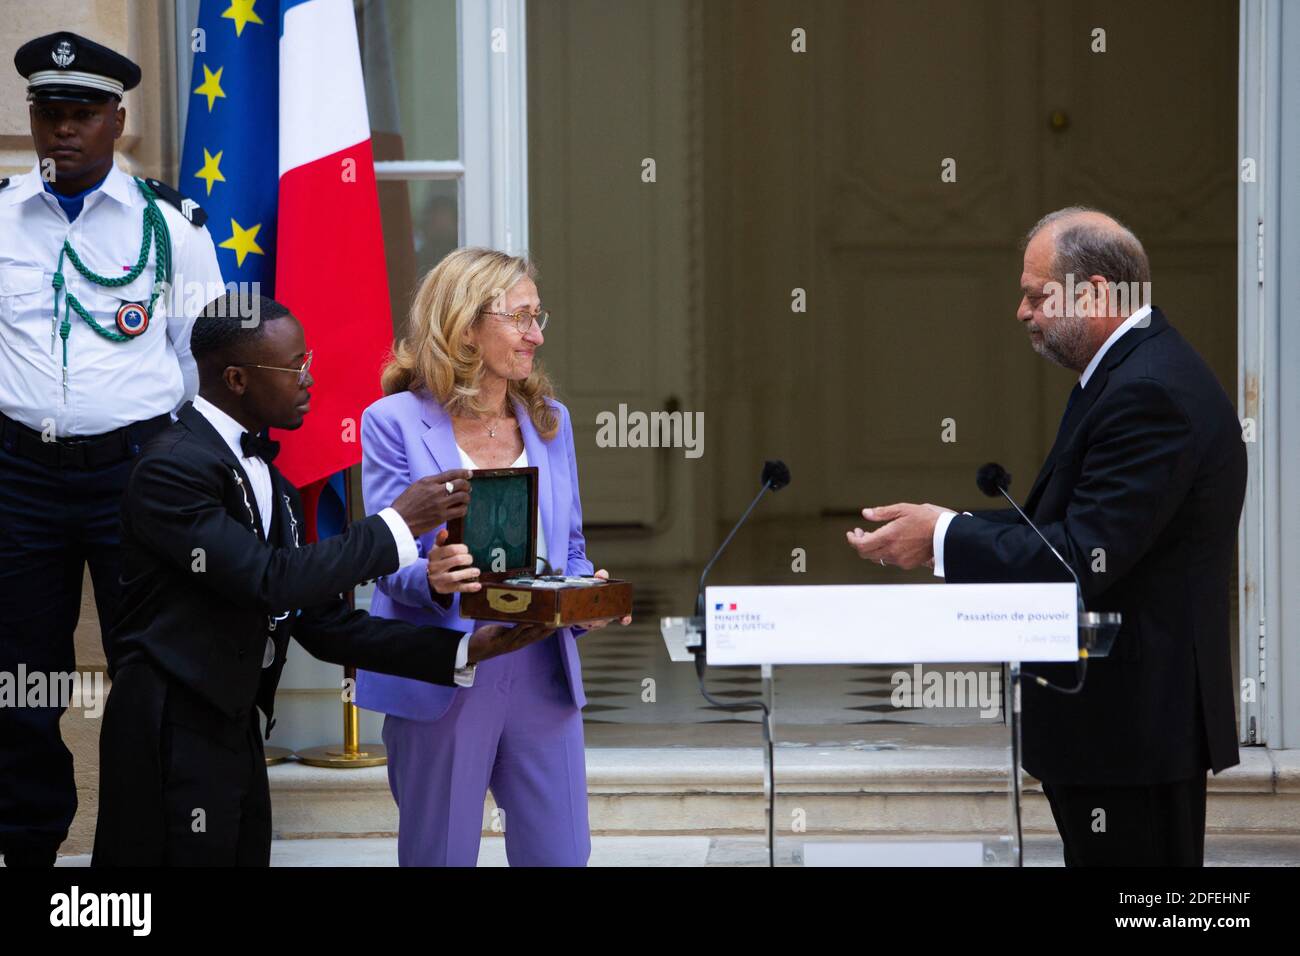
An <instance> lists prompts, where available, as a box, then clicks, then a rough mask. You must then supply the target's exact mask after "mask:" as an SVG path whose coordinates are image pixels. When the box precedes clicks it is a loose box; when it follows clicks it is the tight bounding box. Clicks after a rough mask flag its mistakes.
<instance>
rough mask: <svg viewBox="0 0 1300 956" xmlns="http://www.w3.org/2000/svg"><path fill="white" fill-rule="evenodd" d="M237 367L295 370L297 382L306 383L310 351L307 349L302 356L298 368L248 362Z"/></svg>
mask: <svg viewBox="0 0 1300 956" xmlns="http://www.w3.org/2000/svg"><path fill="white" fill-rule="evenodd" d="M239 368H268V369H270V370H271V371H272V372H297V373H298V384H299V385H306V384H307V370H308V369H310V368H311V351H310V350H308V352H307V354H306V355H304V356H303V357H302V367H300V368H281V367H280V366H278V365H253V364H251V363H248V362H244V363H241V364H240V365H239Z"/></svg>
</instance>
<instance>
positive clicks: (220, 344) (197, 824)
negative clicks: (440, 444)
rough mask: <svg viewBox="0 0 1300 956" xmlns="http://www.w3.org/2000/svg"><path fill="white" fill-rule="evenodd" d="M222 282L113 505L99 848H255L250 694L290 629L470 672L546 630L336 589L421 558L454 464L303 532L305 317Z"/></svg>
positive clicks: (267, 818)
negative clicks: (113, 604) (454, 621)
mask: <svg viewBox="0 0 1300 956" xmlns="http://www.w3.org/2000/svg"><path fill="white" fill-rule="evenodd" d="M256 305H257V309H256V310H255V314H254V316H253V317H251V318H250V317H247V316H246V315H244V314H242V313H243V312H246V311H247V309H246V304H245V308H244V309H243V310H241V308H240V302H239V300H238V298H237V297H236V296H234V295H230V296H227V297H224V298H222V299H218V300H215V301H214V302H212V303H210V304H209V305H208V307H207V308H206V309H205V310H204V313H203V315H202V316H200V317H199V319H198V320H197V321H196V323H195V326H194V332H193V336H192V346H191V347H192V350H193V354H194V358H195V360H196V361H197V363H198V368H199V395H198V397H196V399H195V401H194V403H193V404H189V403H187V404H185V405H184V406H182V408H181V410H180V413H179V419H178V421H176V422H175V423H173V424H172V425H171V426H170V427H168V428H167V429H165V430H164V431H163V432H161V433H160V434H159V435H158V436H157V437H156V438H154V439H153V440H152V441H151V442H150V443H149V445H148V446H147V447H146V449H145V450H144V452H143V454H142V455H141V456H140V459H139V461H138V463H137V465H136V467H135V468H134V470H133V471H132V473H131V477H130V479H129V482H128V484H127V491H126V497H125V500H124V502H123V506H122V550H123V570H122V602H121V607H120V612H119V615H118V619H117V623H116V626H115V627H114V630H113V634H112V641H111V646H112V647H113V660H111V661H110V662H109V669H110V674H111V676H112V678H113V689H112V693H111V694H110V695H109V700H108V705H107V709H106V712H105V715H104V726H103V730H102V733H101V736H100V802H99V823H98V829H97V832H96V834H95V852H94V863H95V865H97V866H121V865H186V864H188V865H196V864H197V865H217V866H232V865H253V866H266V865H268V864H269V862H270V854H271V801H270V793H269V789H268V786H267V777H266V767H265V762H264V757H263V751H262V738H261V734H260V725H259V721H258V717H257V712H258V711H259V710H260V711H261V712H262V713H263V714H265V715H266V722H267V723H266V733H267V735H268V736H269V735H270V733H271V728H272V726H274V724H275V719H274V703H275V690H276V685H277V684H278V682H279V678H280V672H281V670H282V669H283V667H284V662H285V655H286V653H287V651H288V645H289V638H290V637H291V636H292V637H294V638H296V639H297V641H298V642H299V643H300V644H302V645H303V646H304V647H305V648H306V649H307V650H308V651H309V652H310V653H311V654H313V655H314V656H316V657H319V658H321V659H322V660H326V661H330V662H331V663H336V664H344V663H347V664H355V665H357V666H360V667H364V668H367V669H369V670H377V671H382V672H384V673H389V674H397V675H400V676H403V677H411V678H416V679H420V680H426V681H429V682H431V683H435V684H446V685H454V684H462V685H463V684H468V683H471V682H472V679H473V667H474V665H475V664H476V663H477V662H478V661H481V660H484V659H486V658H489V657H493V656H496V655H497V654H502V653H505V652H507V651H511V650H515V649H517V648H519V647H523V646H525V645H526V644H529V643H531V642H532V641H534V640H538V639H540V638H542V637H544V636H546V634H547V633H549V632H548V631H547V630H546V629H543V628H540V627H517V628H506V627H502V626H499V625H492V626H486V627H481V628H479V629H478V630H477V631H475V632H474V633H473V634H466V635H462V634H460V633H456V632H452V631H448V630H445V629H442V628H435V627H421V626H416V625H412V624H408V623H405V622H402V621H394V620H383V619H380V618H372V617H370V616H369V615H367V614H365V613H364V612H362V611H356V610H352V609H351V608H350V607H349V605H348V603H347V601H346V600H345V598H344V597H343V592H345V591H349V590H351V589H352V588H353V587H354V586H356V585H357V584H358V583H360V582H362V581H365V580H368V579H371V578H377V577H379V576H380V575H384V574H390V573H392V572H394V571H396V570H397V569H398V568H399V567H400V566H403V565H405V564H409V563H413V562H414V561H415V560H418V557H419V555H418V552H417V550H416V547H415V540H414V539H415V536H418V535H421V534H424V533H425V532H427V531H429V530H431V529H432V528H434V527H436V526H437V525H439V524H442V523H443V522H444V521H446V520H447V519H449V518H455V517H458V516H461V515H464V514H465V512H466V510H467V506H468V501H469V482H468V480H467V479H468V478H469V474H470V473H469V472H468V471H455V472H447V473H445V474H441V475H437V476H435V477H430V478H424V479H421V480H420V481H417V482H416V483H415V484H413V485H412V486H411V487H410V488H408V489H407V490H406V491H404V492H403V493H402V494H401V495H400V496H399V497H398V499H397V500H396V501H394V502H393V505H392V507H391V508H386V509H384V511H382V512H381V513H380V514H377V515H371V516H369V517H367V518H365V519H364V520H362V521H359V522H356V523H354V524H352V525H351V527H349V528H348V530H347V531H346V532H344V533H343V534H341V535H338V536H336V537H332V538H328V539H326V540H324V541H321V542H318V543H316V544H310V545H304V544H302V541H301V530H300V529H301V527H302V524H303V513H302V505H301V503H300V501H299V497H298V492H297V491H296V490H295V489H294V488H293V486H291V485H290V484H288V482H286V481H285V480H284V478H283V477H282V476H281V475H280V473H279V472H278V471H277V470H276V469H275V467H274V466H273V465H272V464H271V460H272V459H273V458H274V456H275V452H276V450H277V448H278V445H277V444H276V443H275V442H271V441H269V440H268V439H266V438H263V437H259V436H261V435H262V433H264V432H265V430H266V429H267V428H268V427H274V428H285V429H293V428H297V427H299V426H300V425H301V424H302V420H303V416H304V415H305V414H306V413H307V411H308V409H309V400H310V393H309V392H308V389H309V388H310V387H311V386H312V385H313V384H314V381H313V379H312V377H311V374H310V371H309V366H310V364H311V353H310V352H308V351H307V349H306V345H305V342H304V337H303V329H302V326H301V325H300V324H299V323H298V321H297V320H296V319H295V318H294V317H293V316H292V315H290V314H289V312H288V310H287V309H285V308H284V307H283V306H281V305H280V304H278V303H276V302H274V301H272V300H270V299H265V298H262V299H259V300H257V302H256Z"/></svg>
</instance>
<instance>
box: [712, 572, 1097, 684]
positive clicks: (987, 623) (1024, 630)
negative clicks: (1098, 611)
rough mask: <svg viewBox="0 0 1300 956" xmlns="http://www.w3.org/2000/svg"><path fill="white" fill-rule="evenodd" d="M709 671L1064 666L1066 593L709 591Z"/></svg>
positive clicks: (1072, 655) (1073, 604) (1067, 587)
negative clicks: (792, 666)
mask: <svg viewBox="0 0 1300 956" xmlns="http://www.w3.org/2000/svg"><path fill="white" fill-rule="evenodd" d="M705 614H706V622H707V632H708V635H709V637H708V662H709V664H710V665H720V666H724V667H725V666H728V665H743V664H750V665H752V664H893V663H934V662H946V661H966V662H970V663H1001V662H1003V661H1066V662H1068V661H1074V660H1077V659H1078V656H1079V636H1078V597H1077V593H1076V591H1075V586H1074V585H1073V584H1054V583H1052V584H892V585H890V584H885V585H882V584H876V585H790V586H771V587H752V586H743V587H727V586H723V587H710V588H707V589H706V590H705Z"/></svg>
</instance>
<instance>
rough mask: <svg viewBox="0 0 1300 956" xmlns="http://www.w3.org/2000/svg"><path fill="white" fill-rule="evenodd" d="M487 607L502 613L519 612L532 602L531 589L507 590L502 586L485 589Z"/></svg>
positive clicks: (526, 608)
mask: <svg viewBox="0 0 1300 956" xmlns="http://www.w3.org/2000/svg"><path fill="white" fill-rule="evenodd" d="M487 602H488V607H490V608H492V610H494V611H500V612H501V613H502V614H519V613H521V612H523V611H526V610H528V605H530V604H532V603H533V592H532V591H507V590H505V589H504V588H488V589H487Z"/></svg>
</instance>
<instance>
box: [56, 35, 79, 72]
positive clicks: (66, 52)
mask: <svg viewBox="0 0 1300 956" xmlns="http://www.w3.org/2000/svg"><path fill="white" fill-rule="evenodd" d="M76 58H77V48H76V47H74V46H73V45H72V41H71V40H60V41H59V42H58V43H56V44H54V49H53V50H51V51H50V59H51V60H53V61H54V65H55V66H57V67H58V68H59V69H61V70H66V69H67V68H68V67H70V66H72V61H73V60H75V59H76Z"/></svg>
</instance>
